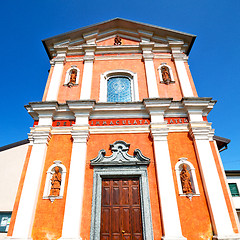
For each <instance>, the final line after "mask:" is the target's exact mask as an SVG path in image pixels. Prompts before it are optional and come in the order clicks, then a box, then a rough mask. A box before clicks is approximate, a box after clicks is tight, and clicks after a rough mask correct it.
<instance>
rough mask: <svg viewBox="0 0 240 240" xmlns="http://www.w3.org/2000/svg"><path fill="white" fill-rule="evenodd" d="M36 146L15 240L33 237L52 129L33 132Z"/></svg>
mask: <svg viewBox="0 0 240 240" xmlns="http://www.w3.org/2000/svg"><path fill="white" fill-rule="evenodd" d="M32 136H33V139H34V144H33V146H32V151H31V155H30V159H29V163H28V166H27V171H26V176H25V179H24V184H23V189H22V193H21V198H20V201H19V206H18V211H17V216H16V221H15V225H14V229H13V234H12V237H13V238H23V239H28V238H30V237H31V231H32V225H33V221H34V216H35V209H36V205H37V200H38V194H39V189H40V183H41V179H42V172H43V168H44V161H45V156H46V151H47V143H48V141H49V140H50V129H49V131H48V134H47V132H41V131H39V132H38V133H37V134H35V132H33V131H32ZM36 143H38V144H36Z"/></svg>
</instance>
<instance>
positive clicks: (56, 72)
mask: <svg viewBox="0 0 240 240" xmlns="http://www.w3.org/2000/svg"><path fill="white" fill-rule="evenodd" d="M65 59H66V52H65V53H59V54H58V55H57V57H56V58H55V59H54V63H55V64H54V68H53V73H52V77H51V80H50V85H49V88H48V93H47V97H46V101H57V98H58V91H59V87H60V83H61V79H62V73H63V66H64V62H65Z"/></svg>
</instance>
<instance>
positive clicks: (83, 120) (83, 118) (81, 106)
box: [67, 100, 96, 125]
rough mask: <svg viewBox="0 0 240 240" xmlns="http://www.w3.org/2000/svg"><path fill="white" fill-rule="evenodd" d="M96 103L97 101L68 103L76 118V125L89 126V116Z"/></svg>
mask: <svg viewBox="0 0 240 240" xmlns="http://www.w3.org/2000/svg"><path fill="white" fill-rule="evenodd" d="M95 103H96V101H95V100H88V101H84V100H78V101H67V105H68V107H69V109H70V110H71V111H72V112H73V114H74V116H75V118H76V121H75V123H76V125H88V120H89V116H90V113H91V111H92V109H93V108H94V106H95Z"/></svg>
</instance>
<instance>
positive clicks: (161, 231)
mask: <svg viewBox="0 0 240 240" xmlns="http://www.w3.org/2000/svg"><path fill="white" fill-rule="evenodd" d="M194 40H195V36H194V35H191V34H186V33H182V32H178V31H174V30H170V29H165V28H161V27H158V26H153V25H148V24H144V23H139V22H134V21H129V20H124V19H121V18H116V19H113V20H109V21H106V22H102V23H98V24H95V25H91V26H88V27H84V28H81V29H77V30H75V31H71V32H68V33H65V34H61V35H58V36H55V37H52V38H48V39H45V40H43V44H44V46H45V49H46V51H47V54H48V56H49V58H50V63H51V69H50V72H49V77H48V80H47V83H46V88H45V92H44V95H43V99H42V101H41V102H31V103H29V105H27V106H25V107H26V109H27V111H28V112H29V114H30V115H31V116H32V118H33V119H34V125H33V127H31V131H30V133H29V140H30V142H31V145H30V146H29V149H28V154H27V157H26V160H25V163H24V167H23V172H22V175H21V179H20V183H19V188H18V192H17V196H16V200H15V205H14V209H13V213H12V218H11V223H10V226H9V231H8V238H12V239H19V240H20V239H33V240H38V239H39V240H40V239H41V240H42V239H82V240H90V239H91V240H99V239H101V240H141V239H144V240H153V239H154V240H158V239H159V240H160V239H165V240H181V239H182V240H183V239H189V240H198V239H199V240H200V239H221V240H227V239H240V235H239V223H238V220H237V215H236V212H235V209H234V206H233V203H232V199H231V196H230V192H229V189H228V187H227V182H226V178H225V173H224V170H223V166H222V163H221V159H220V155H219V151H218V148H217V145H216V142H215V141H214V139H213V136H214V130H213V129H212V128H211V123H210V122H208V120H207V115H208V114H209V112H210V111H211V110H212V108H213V106H214V104H215V102H216V101H214V100H212V99H211V98H208V97H207V98H206V97H204V98H203V97H198V95H197V91H196V89H195V85H194V82H193V79H192V76H191V73H190V70H189V66H188V55H189V53H190V50H191V47H192V45H193V43H194Z"/></svg>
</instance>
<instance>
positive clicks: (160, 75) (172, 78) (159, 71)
mask: <svg viewBox="0 0 240 240" xmlns="http://www.w3.org/2000/svg"><path fill="white" fill-rule="evenodd" d="M162 67H167V68H168V69H169V73H170V77H171V81H170V83H175V80H174V77H173V72H172V68H171V67H170V66H169V65H167V64H166V63H161V64H160V66H159V67H158V69H157V70H158V74H159V78H160V83H165V82H164V81H163V78H162V72H161V68H162Z"/></svg>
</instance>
